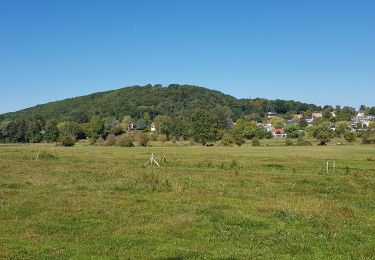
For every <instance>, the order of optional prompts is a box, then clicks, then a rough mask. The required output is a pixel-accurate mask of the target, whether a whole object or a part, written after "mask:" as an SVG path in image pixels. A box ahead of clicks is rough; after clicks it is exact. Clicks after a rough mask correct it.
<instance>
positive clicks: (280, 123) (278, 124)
mask: <svg viewBox="0 0 375 260" xmlns="http://www.w3.org/2000/svg"><path fill="white" fill-rule="evenodd" d="M270 123H271V124H272V126H273V127H274V128H283V127H284V125H285V124H284V119H283V118H281V117H274V118H272V119H271V120H270Z"/></svg>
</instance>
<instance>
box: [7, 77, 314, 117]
mask: <svg viewBox="0 0 375 260" xmlns="http://www.w3.org/2000/svg"><path fill="white" fill-rule="evenodd" d="M249 95H251V93H249ZM194 109H205V110H209V111H213V112H214V113H216V114H222V111H223V110H225V111H227V112H228V113H230V115H231V117H233V118H232V119H233V120H237V119H238V118H240V117H241V116H243V115H246V114H250V113H259V114H260V116H264V115H265V114H266V113H267V112H269V111H272V112H276V113H278V114H279V113H280V114H286V113H288V112H290V113H301V112H304V111H307V110H311V111H319V110H321V107H318V106H316V105H313V104H305V103H301V102H296V101H285V100H266V99H260V98H257V99H236V98H234V97H232V96H229V95H225V94H223V93H221V92H219V91H215V90H210V89H206V88H202V87H196V86H190V85H177V84H172V85H169V86H168V87H162V86H161V85H146V86H132V87H127V88H121V89H118V90H113V91H107V92H99V93H94V94H91V95H87V96H82V97H76V98H70V99H65V100H61V101H56V102H51V103H47V104H43V105H38V106H35V107H32V108H27V109H23V110H20V111H17V112H14V113H6V114H3V115H0V121H1V120H4V119H15V118H20V117H41V118H43V119H44V120H48V119H56V120H58V121H61V120H71V121H74V122H77V123H87V122H89V120H90V118H91V117H92V116H94V115H98V116H101V117H107V116H114V117H116V118H118V119H120V118H122V117H123V116H124V115H129V116H131V117H132V118H136V119H140V118H142V117H144V116H145V114H146V116H148V117H149V118H150V119H151V120H152V119H153V118H155V117H156V116H158V115H176V114H181V115H184V114H187V115H188V114H191V111H192V110H194Z"/></svg>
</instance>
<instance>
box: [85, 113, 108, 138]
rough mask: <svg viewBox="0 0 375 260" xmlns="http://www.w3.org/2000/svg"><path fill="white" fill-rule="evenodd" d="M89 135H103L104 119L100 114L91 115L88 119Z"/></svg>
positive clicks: (94, 136)
mask: <svg viewBox="0 0 375 260" xmlns="http://www.w3.org/2000/svg"><path fill="white" fill-rule="evenodd" d="M89 129H90V135H91V137H93V138H95V139H96V138H99V137H100V136H101V137H103V135H104V130H105V126H104V121H103V119H102V118H101V117H100V116H93V117H91V119H90V126H89Z"/></svg>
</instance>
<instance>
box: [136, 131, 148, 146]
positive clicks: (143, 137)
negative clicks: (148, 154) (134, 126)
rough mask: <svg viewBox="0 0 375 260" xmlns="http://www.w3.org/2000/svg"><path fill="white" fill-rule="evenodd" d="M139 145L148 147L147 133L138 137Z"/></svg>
mask: <svg viewBox="0 0 375 260" xmlns="http://www.w3.org/2000/svg"><path fill="white" fill-rule="evenodd" d="M137 141H138V143H139V145H140V146H147V145H148V135H147V134H146V133H141V134H139V135H138V140H137Z"/></svg>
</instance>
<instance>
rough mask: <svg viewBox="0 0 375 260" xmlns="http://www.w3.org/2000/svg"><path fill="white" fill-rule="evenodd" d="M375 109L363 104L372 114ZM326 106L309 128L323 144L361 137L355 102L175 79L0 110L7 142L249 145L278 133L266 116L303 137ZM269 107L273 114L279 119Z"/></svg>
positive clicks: (0, 134)
mask: <svg viewBox="0 0 375 260" xmlns="http://www.w3.org/2000/svg"><path fill="white" fill-rule="evenodd" d="M373 109H374V108H367V107H365V106H363V111H367V113H368V112H372V110H373ZM319 111H321V112H322V113H321V117H322V118H320V120H318V119H317V120H315V121H314V125H315V126H314V127H310V128H309V129H308V130H309V131H310V132H311V133H310V135H311V136H313V137H314V138H317V139H319V141H320V142H321V143H322V144H325V143H327V142H328V141H329V139H330V138H331V137H333V136H334V135H338V136H340V135H343V134H346V135H347V139H350V140H351V139H353V138H354V139H355V137H353V133H351V134H350V136H349V134H348V133H347V132H349V131H350V127H349V122H348V121H350V120H351V118H352V116H354V115H355V113H356V111H355V109H354V108H350V107H343V108H341V107H339V106H337V107H336V108H333V107H330V106H325V107H324V108H321V107H319V106H316V105H313V104H305V103H301V102H296V101H285V100H266V99H260V98H256V99H236V98H234V97H232V96H229V95H225V94H223V93H221V92H219V91H214V90H209V89H206V88H202V87H196V86H189V85H176V84H174V85H169V86H168V87H162V86H161V85H154V86H152V85H146V86H143V87H142V86H133V87H128V88H122V89H118V90H113V91H108V92H101V93H94V94H91V95H87V96H82V97H76V98H71V99H66V100H62V101H56V102H51V103H48V104H44V105H38V106H35V107H32V108H28V109H24V110H20V111H18V112H14V113H7V114H3V115H0V142H5V143H17V142H18V143H29V142H32V143H38V142H57V141H60V142H61V143H62V144H63V145H67V146H69V145H74V143H75V141H76V140H80V139H86V138H90V142H92V144H94V143H99V144H100V143H103V142H104V141H105V143H106V144H107V145H113V144H119V145H122V146H132V142H133V141H137V142H138V143H139V144H140V145H147V142H148V139H149V138H154V139H158V140H160V141H164V140H176V139H179V140H190V139H191V140H194V141H195V142H198V143H202V144H206V143H208V142H215V141H218V140H221V142H222V144H225V145H231V144H237V145H241V144H242V143H243V142H244V139H245V138H246V139H251V140H253V139H255V141H254V142H255V143H256V139H263V138H272V136H273V135H272V133H271V132H270V131H267V130H266V129H265V128H264V127H263V126H262V124H261V123H263V122H266V121H267V122H268V123H271V124H272V126H273V127H274V128H284V127H285V132H286V133H287V135H288V137H289V138H302V136H303V134H302V132H301V131H304V130H305V128H306V126H307V121H306V120H305V119H306V118H308V117H311V115H312V114H313V112H319ZM333 111H335V114H336V115H335V116H333V114H332V113H333ZM268 112H271V113H272V119H271V118H269V114H268ZM275 114H277V116H275ZM295 114H299V116H297V115H295ZM296 118H297V119H296ZM292 119H293V120H292ZM287 121H289V123H288V125H286V122H287ZM336 122H337V126H342V127H341V128H340V129H341V130H342V131H341V130H340V131H335V132H333V131H332V129H331V128H332V124H334V123H336ZM257 123H258V124H257ZM151 128H154V129H153V130H151ZM360 128H363V125H362V126H361V127H360ZM367 128H368V129H370V128H371V129H372V128H373V126H371V127H367ZM150 131H151V132H152V133H149V132H150ZM371 131H372V130H371ZM360 133H363V131H362V132H360ZM371 133H372V132H371ZM366 138H367V139H366V140H365V142H366V143H371V142H373V139H374V138H372V137H371V136H370V137H366ZM301 142H303V141H302V140H301Z"/></svg>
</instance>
